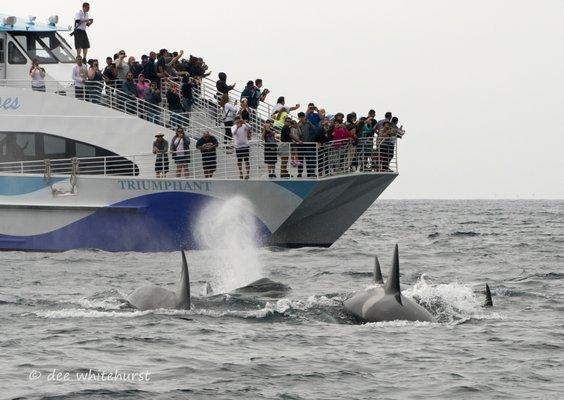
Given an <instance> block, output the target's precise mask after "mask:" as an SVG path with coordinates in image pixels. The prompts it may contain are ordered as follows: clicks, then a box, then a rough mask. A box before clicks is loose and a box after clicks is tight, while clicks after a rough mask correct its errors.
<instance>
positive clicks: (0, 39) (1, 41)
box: [0, 35, 7, 64]
mask: <svg viewBox="0 0 564 400" xmlns="http://www.w3.org/2000/svg"><path fill="white" fill-rule="evenodd" d="M6 39H7V37H6V35H4V36H2V35H0V64H4V63H5V62H6V61H5V60H6V58H5V55H4V53H5V51H4V49H5V48H6Z"/></svg>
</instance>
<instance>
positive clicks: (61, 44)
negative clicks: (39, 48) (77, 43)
mask: <svg viewBox="0 0 564 400" xmlns="http://www.w3.org/2000/svg"><path fill="white" fill-rule="evenodd" d="M37 35H39V37H40V38H41V40H42V41H43V43H45V45H46V46H47V48H48V49H49V50H51V53H53V55H54V56H55V58H56V59H57V60H59V62H62V63H74V62H75V61H76V60H75V57H74V56H73V55H72V52H71V50H70V47H69V45H68V44H67V43H66V42H65V40H64V39H63V38H62V37H61V36H59V35H58V34H57V33H55V32H37Z"/></svg>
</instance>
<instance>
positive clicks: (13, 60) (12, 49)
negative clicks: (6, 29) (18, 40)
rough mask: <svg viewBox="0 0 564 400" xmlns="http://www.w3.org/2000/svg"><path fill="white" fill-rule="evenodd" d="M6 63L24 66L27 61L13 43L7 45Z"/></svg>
mask: <svg viewBox="0 0 564 400" xmlns="http://www.w3.org/2000/svg"><path fill="white" fill-rule="evenodd" d="M8 62H9V63H10V64H25V63H26V62H27V60H26V59H25V56H24V55H23V54H22V52H21V51H20V50H19V49H18V48H17V47H16V45H15V44H14V43H13V42H10V43H8Z"/></svg>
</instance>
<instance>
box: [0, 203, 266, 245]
mask: <svg viewBox="0 0 564 400" xmlns="http://www.w3.org/2000/svg"><path fill="white" fill-rule="evenodd" d="M212 202H222V200H218V199H215V198H212V197H209V196H205V195H201V194H197V193H182V192H163V193H156V194H150V195H145V196H140V197H136V198H133V199H129V200H126V201H123V202H119V203H116V204H113V205H112V206H110V207H111V208H110V207H108V209H102V210H100V211H96V212H95V213H94V214H92V215H90V216H88V217H85V218H83V219H81V220H79V221H76V222H74V223H72V224H69V225H67V226H65V227H63V228H60V229H57V230H56V231H53V232H49V233H44V234H41V235H34V236H10V235H0V249H10V250H41V251H65V250H70V249H76V248H96V249H100V250H106V251H139V252H157V251H177V250H179V249H181V248H183V249H197V248H198V244H197V241H196V238H195V232H196V224H197V220H198V217H199V215H200V212H201V211H202V209H203V207H204V206H208V205H209V204H210V203H212ZM116 207H123V208H128V209H129V210H131V209H138V211H137V212H131V211H129V212H127V211H124V212H116V211H115V209H116ZM255 219H256V224H257V227H258V236H259V238H260V241H262V242H264V241H266V240H267V239H268V237H269V236H270V234H271V232H270V231H269V229H268V228H267V227H266V225H264V223H262V221H260V220H259V219H258V218H256V217H255ZM32 221H33V213H31V214H30V221H28V222H27V223H33V222H32ZM220 245H221V244H220V243H218V246H220Z"/></svg>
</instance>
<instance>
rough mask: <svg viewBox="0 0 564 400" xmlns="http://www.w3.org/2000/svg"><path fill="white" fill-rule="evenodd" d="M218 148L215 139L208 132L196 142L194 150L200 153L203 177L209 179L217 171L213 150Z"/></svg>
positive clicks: (215, 156)
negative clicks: (196, 149)
mask: <svg viewBox="0 0 564 400" xmlns="http://www.w3.org/2000/svg"><path fill="white" fill-rule="evenodd" d="M218 146H219V142H218V141H217V139H216V138H215V137H214V136H212V135H211V133H210V132H209V131H205V132H204V134H203V136H202V137H201V138H200V139H198V141H197V142H196V148H198V149H200V151H201V152H202V168H203V170H204V177H205V178H211V177H213V174H214V172H215V170H216V169H217V155H216V151H215V149H217V147H218Z"/></svg>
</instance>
